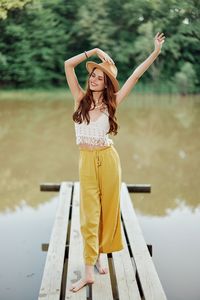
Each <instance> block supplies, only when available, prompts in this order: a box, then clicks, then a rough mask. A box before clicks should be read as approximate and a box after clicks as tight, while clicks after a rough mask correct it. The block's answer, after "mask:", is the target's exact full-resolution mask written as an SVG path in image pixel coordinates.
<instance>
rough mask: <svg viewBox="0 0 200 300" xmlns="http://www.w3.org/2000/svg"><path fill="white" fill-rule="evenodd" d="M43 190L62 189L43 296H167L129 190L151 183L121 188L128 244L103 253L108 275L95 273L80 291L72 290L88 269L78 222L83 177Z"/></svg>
mask: <svg viewBox="0 0 200 300" xmlns="http://www.w3.org/2000/svg"><path fill="white" fill-rule="evenodd" d="M40 190H41V191H59V201H58V207H57V212H56V217H55V222H54V225H53V229H52V233H51V237H50V241H49V247H48V253H47V257H46V263H45V267H44V273H43V277H42V283H41V287H40V291H39V297H38V299H39V300H46V299H48V300H66V299H79V300H86V299H88V300H90V299H91V300H113V299H116V300H117V299H119V300H129V299H130V300H142V299H145V300H166V299H167V298H166V295H165V292H164V290H163V288H162V285H161V282H160V280H159V277H158V274H157V272H156V269H155V266H154V264H153V261H152V257H151V253H150V252H151V251H149V250H150V249H151V247H150V246H149V249H148V247H147V245H146V242H145V240H144V237H143V234H142V231H141V228H140V226H139V223H138V220H137V217H136V214H135V211H134V207H133V204H132V201H131V198H130V195H129V191H130V192H149V191H150V186H149V185H127V184H125V183H122V188H121V218H122V229H123V230H122V232H123V240H124V245H125V248H124V249H123V250H121V251H118V252H113V253H109V254H103V260H104V265H105V266H107V267H108V270H109V272H108V274H106V275H100V274H99V273H98V272H97V271H96V272H95V283H94V284H93V285H92V286H90V287H89V286H87V287H84V288H82V289H81V290H80V291H78V292H77V293H73V292H71V291H69V287H70V286H71V284H72V283H74V282H76V281H77V280H79V279H80V278H81V277H82V275H83V274H84V262H83V255H82V252H83V249H82V237H81V234H80V223H79V222H80V221H79V182H62V183H61V184H53V183H44V184H41V185H40Z"/></svg>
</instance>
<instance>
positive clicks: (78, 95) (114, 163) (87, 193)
mask: <svg viewBox="0 0 200 300" xmlns="http://www.w3.org/2000/svg"><path fill="white" fill-rule="evenodd" d="M164 40H165V36H164V34H163V33H161V34H160V33H159V32H158V33H157V34H156V36H155V38H154V45H155V49H154V51H153V52H152V53H151V54H150V55H149V57H148V58H147V59H146V60H145V61H144V62H143V63H142V64H141V65H139V66H138V67H137V68H136V69H135V71H134V72H133V73H132V75H131V76H130V77H129V78H128V80H127V81H126V82H125V84H124V85H123V86H122V88H121V89H120V88H119V84H118V81H117V78H116V77H117V68H116V66H115V63H114V62H113V60H112V58H111V57H110V56H109V55H108V54H107V53H105V52H104V51H102V50H100V49H99V48H95V49H92V50H89V51H87V52H86V51H85V52H84V53H81V54H79V55H76V56H74V57H71V58H69V59H68V60H66V61H65V73H66V78H67V82H68V85H69V88H70V90H71V93H72V96H73V98H74V101H75V110H74V114H73V120H74V124H75V132H76V143H77V145H78V146H79V149H80V157H79V180H80V223H81V224H80V225H81V228H80V229H81V234H82V237H83V249H84V253H83V257H84V263H85V276H84V277H83V278H81V279H80V280H79V281H77V282H76V283H75V284H73V285H72V287H71V289H70V290H71V291H73V292H76V291H78V290H80V289H81V288H82V287H83V286H85V285H87V284H92V283H94V266H96V268H97V270H98V271H99V273H100V274H106V273H107V272H108V270H107V269H106V268H105V267H103V266H102V264H101V258H100V253H111V252H114V251H119V250H122V249H123V243H122V236H121V223H120V188H121V166H120V159H119V156H118V153H117V151H116V149H115V148H114V146H113V142H112V140H111V139H110V138H109V134H114V135H115V134H117V129H118V124H117V119H116V116H115V112H116V109H117V108H118V105H119V104H120V103H121V102H122V101H123V100H124V98H125V97H126V96H127V95H128V93H129V92H130V91H131V89H132V88H133V87H134V85H135V84H136V82H137V81H138V79H139V78H140V77H141V76H142V74H143V73H144V72H145V71H146V70H147V69H148V68H149V66H150V65H151V64H152V63H153V62H154V60H155V59H156V58H157V56H158V55H159V53H160V51H161V47H162V44H163V43H164ZM95 54H96V55H98V57H99V58H100V59H101V60H102V62H101V63H99V64H97V63H95V62H92V61H88V62H87V63H86V68H87V70H88V72H89V77H88V81H87V89H86V91H84V90H83V89H82V88H81V86H80V85H79V82H78V79H77V77H76V74H75V71H74V69H75V67H76V66H77V65H78V64H80V63H81V62H83V61H84V60H85V59H87V58H89V57H90V56H92V55H95Z"/></svg>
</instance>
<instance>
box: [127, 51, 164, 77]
mask: <svg viewBox="0 0 200 300" xmlns="http://www.w3.org/2000/svg"><path fill="white" fill-rule="evenodd" d="M159 54H160V51H158V50H154V51H153V52H152V53H151V54H150V55H149V57H147V59H146V60H145V61H144V62H143V63H141V64H140V65H139V66H138V67H137V68H136V69H135V71H134V72H133V75H134V77H137V78H140V77H141V76H142V75H143V74H144V72H145V71H146V70H147V69H148V68H149V67H150V65H151V64H152V63H153V62H154V60H155V59H156V58H157V57H158V55H159Z"/></svg>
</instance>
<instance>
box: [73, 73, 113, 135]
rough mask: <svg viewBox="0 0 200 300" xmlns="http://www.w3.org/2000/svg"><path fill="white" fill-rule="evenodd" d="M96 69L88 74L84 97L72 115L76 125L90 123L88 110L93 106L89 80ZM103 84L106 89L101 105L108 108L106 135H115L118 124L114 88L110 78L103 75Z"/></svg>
mask: <svg viewBox="0 0 200 300" xmlns="http://www.w3.org/2000/svg"><path fill="white" fill-rule="evenodd" d="M95 69H96V68H94V69H93V70H92V72H91V73H90V74H89V77H88V80H87V90H86V94H85V95H84V97H83V98H82V99H81V101H80V104H79V106H78V108H77V110H76V111H75V112H74V113H73V120H74V122H76V123H79V124H81V123H82V122H83V121H86V122H87V124H89V123H90V116H89V110H90V108H91V105H92V104H93V105H95V102H94V99H93V95H92V91H91V90H90V88H89V78H90V77H91V75H92V73H93V72H94V70H95ZM104 83H105V86H107V88H104V90H103V103H104V104H105V105H106V106H107V108H108V113H109V124H110V129H109V131H108V133H111V134H113V135H116V134H117V129H118V124H117V118H116V116H115V112H116V107H117V103H116V96H115V94H114V93H115V90H114V86H113V84H112V81H111V80H110V78H109V77H108V76H107V75H106V73H104Z"/></svg>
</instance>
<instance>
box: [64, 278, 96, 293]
mask: <svg viewBox="0 0 200 300" xmlns="http://www.w3.org/2000/svg"><path fill="white" fill-rule="evenodd" d="M93 283H94V280H92V279H82V278H81V279H80V280H79V281H77V282H76V283H74V284H73V285H72V287H71V288H70V291H72V292H77V291H79V290H80V289H82V288H83V287H84V286H85V285H89V284H93Z"/></svg>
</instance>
